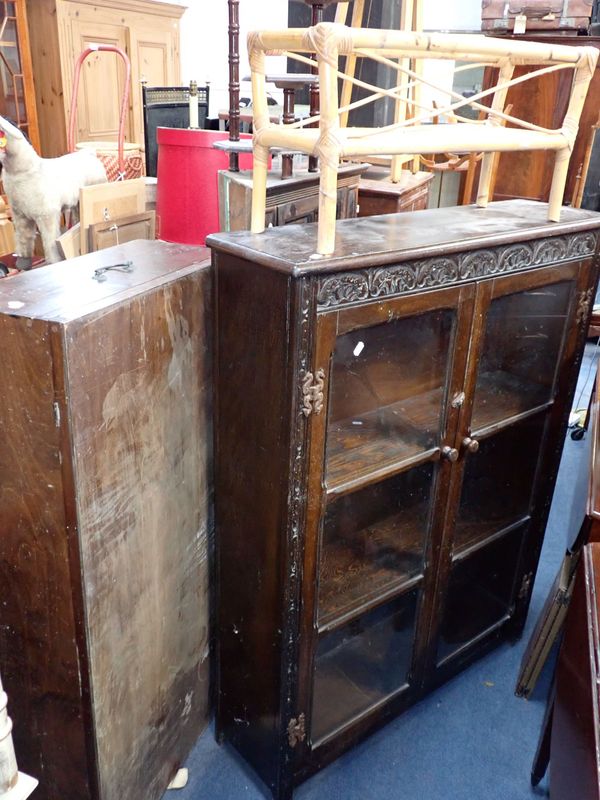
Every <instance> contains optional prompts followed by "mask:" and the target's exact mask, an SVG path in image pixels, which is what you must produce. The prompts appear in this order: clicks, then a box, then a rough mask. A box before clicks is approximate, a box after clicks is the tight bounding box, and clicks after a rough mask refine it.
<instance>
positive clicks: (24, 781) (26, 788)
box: [0, 678, 38, 800]
mask: <svg viewBox="0 0 600 800" xmlns="http://www.w3.org/2000/svg"><path fill="white" fill-rule="evenodd" d="M7 706H8V698H7V696H6V692H5V691H4V689H3V688H2V679H1V678H0V800H25V798H27V797H29V795H30V794H31V793H32V792H33V790H34V789H35V787H36V786H37V785H38V782H37V781H36V780H35V778H31V777H29V775H24V774H23V773H22V772H19V770H18V769H17V759H16V756H15V748H14V745H13V740H12V720H11V718H10V717H9V716H8V711H7Z"/></svg>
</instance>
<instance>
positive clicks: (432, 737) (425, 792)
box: [165, 344, 597, 800]
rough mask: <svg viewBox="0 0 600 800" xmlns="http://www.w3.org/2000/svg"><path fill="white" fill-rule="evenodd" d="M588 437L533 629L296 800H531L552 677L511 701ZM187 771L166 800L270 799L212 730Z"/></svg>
mask: <svg viewBox="0 0 600 800" xmlns="http://www.w3.org/2000/svg"><path fill="white" fill-rule="evenodd" d="M596 354H597V351H596V348H595V347H594V346H593V345H591V344H588V345H587V349H586V354H585V358H584V362H583V365H582V368H581V372H580V381H579V383H580V385H579V387H578V389H577V392H576V395H575V398H576V405H577V406H585V405H587V401H588V397H589V392H590V391H591V386H592V383H593V378H594V373H595V371H594V369H593V368H592V361H593V359H594V358H595V357H596ZM589 439H590V437H589V436H586V438H585V439H584V440H583V441H580V442H576V441H572V440H571V438H570V436H567V440H566V443H565V449H564V452H563V458H562V462H561V468H560V472H559V478H558V482H557V487H556V491H555V495H554V502H553V505H552V511H551V514H550V519H549V523H548V528H547V532H546V539H545V543H544V549H543V553H542V558H541V562H540V567H539V571H538V574H537V579H536V582H535V588H534V593H533V599H532V603H531V608H530V612H529V618H528V623H527V628H526V630H525V633H524V636H523V638H522V639H521V640H520V642H518V643H517V644H516V645H508V644H506V645H503V646H501V647H500V648H499V649H497V650H496V651H494V652H493V653H492V654H491V655H489V656H487V657H486V658H484V659H483V660H481V661H480V662H478V663H477V664H475V665H474V666H472V667H471V668H470V669H468V670H467V671H465V672H464V673H462V674H461V675H459V676H458V677H456V678H454V679H453V680H452V681H450V682H449V683H447V684H446V685H445V686H443V687H442V688H441V689H439V690H437V691H436V692H435V693H433V694H432V695H430V696H429V697H427V698H426V699H425V700H423V701H422V702H421V703H419V704H418V705H416V706H414V707H413V708H412V709H410V710H409V711H407V712H406V713H404V714H403V715H402V716H401V717H399V718H398V719H396V720H395V721H393V722H392V723H390V724H389V725H387V726H386V727H385V728H384V729H383V730H381V731H379V732H378V733H376V734H375V735H374V736H372V737H371V738H370V739H368V740H367V741H366V742H364V743H363V744H361V745H359V746H358V747H356V748H354V749H353V750H351V751H350V752H348V753H347V754H346V755H344V756H343V757H342V758H340V759H338V761H336V762H335V763H333V764H332V765H331V766H329V767H328V768H327V769H325V770H323V771H322V772H321V773H319V774H318V775H316V776H314V777H313V778H311V779H310V780H308V781H307V782H306V783H305V784H303V785H302V786H301V787H299V789H298V790H297V791H296V793H295V797H296V798H297V800H325V798H326V799H327V800H337V798H339V799H340V800H342V798H343V800H383V799H384V798H394V800H534V799H535V798H537V797H544V796H547V789H546V783H545V782H542V784H541V785H540V786H539V787H537V789H535V790H534V789H532V788H531V786H530V782H529V774H530V771H531V762H532V758H533V754H534V751H535V747H536V744H537V739H538V734H539V729H540V725H541V721H542V717H543V713H544V707H545V700H546V692H547V688H548V675H549V670H548V669H547V670H546V672H545V674H544V675H543V676H542V679H541V680H540V682H539V684H538V687H537V688H536V691H535V693H534V695H533V697H532V698H531V699H530V700H528V701H525V700H522V699H518V698H516V697H515V696H514V693H513V691H514V685H515V680H516V676H517V671H518V668H519V664H520V661H521V656H522V653H523V649H524V647H525V644H526V642H527V639H528V636H529V634H530V632H531V629H532V627H533V625H534V624H535V620H536V617H537V615H538V613H539V611H540V609H541V607H542V604H543V602H544V600H545V598H546V595H547V593H548V590H549V588H550V585H551V583H552V581H553V580H554V576H555V574H556V572H557V570H558V567H559V565H560V563H561V560H562V558H563V555H564V552H565V547H566V544H567V542H568V541H570V540H572V539H573V538H574V535H575V533H576V531H577V527H578V525H579V521H580V520H581V513H582V511H581V509H582V508H583V500H584V496H585V482H586V476H587V465H588V454H589ZM186 766H187V767H188V768H189V771H190V780H189V783H188V785H187V787H186V788H185V789H183V790H180V791H173V792H168V793H167V795H166V798H165V800H209V798H210V800H238V798H240V800H241V799H242V798H243V799H244V800H264V798H266V797H268V796H269V795H268V793H267V792H266V790H265V789H264V787H263V786H262V784H261V783H260V782H259V780H258V779H257V778H255V777H254V775H253V773H252V772H251V771H250V770H249V769H248V768H246V766H245V765H244V763H243V762H242V760H241V759H240V758H238V757H237V756H236V754H235V753H234V752H233V750H231V749H230V748H228V747H227V746H225V747H219V746H218V745H217V744H216V742H215V739H214V734H213V730H212V728H211V729H209V730H207V731H206V732H205V733H204V735H203V736H202V737H201V738H200V739H199V741H198V743H197V744H196V747H195V748H194V750H193V751H192V753H191V755H190V757H189V759H188V762H187V764H186Z"/></svg>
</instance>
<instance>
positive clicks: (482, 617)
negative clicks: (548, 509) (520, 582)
mask: <svg viewBox="0 0 600 800" xmlns="http://www.w3.org/2000/svg"><path fill="white" fill-rule="evenodd" d="M524 530H525V526H521V527H519V528H516V529H515V530H513V531H511V532H510V533H507V534H506V535H505V536H502V537H501V538H499V539H496V540H495V541H493V542H491V543H490V544H487V545H486V546H485V547H482V548H480V549H479V550H476V551H475V552H474V553H473V554H472V555H469V556H467V557H466V558H463V559H461V560H459V561H455V562H454V563H453V565H452V572H451V575H450V582H449V586H448V592H447V595H446V600H445V603H444V615H443V620H442V626H441V632H440V639H439V643H438V661H442V660H443V659H444V658H446V657H448V656H450V655H452V654H453V653H455V652H456V651H457V650H460V649H461V648H462V647H463V645H466V644H468V643H469V642H470V641H472V640H473V639H474V638H475V637H477V636H479V635H480V634H482V633H484V632H485V631H486V630H488V628H491V627H492V626H493V625H494V624H495V623H497V622H500V621H501V620H502V619H503V618H504V617H505V616H506V615H507V614H508V613H509V611H510V607H511V603H512V597H513V585H514V575H515V570H516V568H517V561H518V558H519V553H520V548H521V542H522V537H523V532H524Z"/></svg>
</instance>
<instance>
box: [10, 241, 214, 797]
mask: <svg viewBox="0 0 600 800" xmlns="http://www.w3.org/2000/svg"><path fill="white" fill-rule="evenodd" d="M129 260H130V261H131V262H132V269H131V270H130V271H125V270H124V269H123V267H122V266H121V267H119V266H117V265H119V264H123V262H127V261H129ZM209 266H210V265H209V262H208V260H207V258H206V250H205V249H204V248H194V247H185V246H181V245H172V244H167V243H165V242H145V241H138V242H130V243H129V244H124V245H121V246H119V247H112V248H108V249H106V250H102V251H100V252H98V253H92V254H90V255H87V256H82V257H80V258H77V259H72V260H71V261H65V262H62V263H59V264H53V265H51V266H48V267H42V268H40V269H36V270H32V271H30V272H26V273H22V274H20V275H18V276H16V277H14V278H10V279H5V280H3V281H0V331H1V334H2V340H3V342H4V345H5V347H4V354H3V369H2V371H1V372H0V389H1V392H2V397H3V411H2V414H1V415H0V441H1V442H2V447H1V448H0V504H1V507H2V514H1V515H0V598H1V602H0V670H1V671H2V677H3V680H4V682H5V685H6V690H7V693H8V694H9V696H10V698H11V711H12V715H13V718H14V720H15V726H14V731H13V733H14V740H15V747H16V750H17V753H18V759H19V766H20V767H21V769H23V771H24V772H26V773H28V774H30V775H32V776H34V777H36V778H38V779H39V782H40V785H39V788H38V789H37V790H36V793H35V796H36V797H37V798H39V800H125V798H128V800H134V798H140V800H141V798H143V800H159V798H161V797H162V795H163V793H164V791H165V790H166V788H167V785H168V783H169V781H170V780H171V779H172V778H173V776H174V773H175V772H176V771H177V768H178V766H180V764H181V763H182V761H183V760H184V759H185V758H186V757H187V755H188V752H189V750H190V749H191V747H192V745H193V743H194V741H195V740H196V738H197V736H198V735H199V733H200V732H201V730H202V729H203V728H204V727H205V725H206V724H207V721H208V683H209V675H208V672H209V662H208V650H209V617H208V558H207V554H208V547H209V537H210V529H211V519H212V514H211V480H212V477H211V452H212V444H211V442H212V424H211V420H212V415H211V408H212V400H211V394H212V393H211V363H212V360H211V345H210V342H211V320H212V314H211V306H210V299H211V272H210V268H209ZM103 270H105V271H103ZM98 278H100V279H101V280H98Z"/></svg>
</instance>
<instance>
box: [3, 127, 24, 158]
mask: <svg viewBox="0 0 600 800" xmlns="http://www.w3.org/2000/svg"><path fill="white" fill-rule="evenodd" d="M21 141H27V140H26V139H25V136H24V135H23V132H22V131H20V130H19V129H18V128H17V127H16V126H15V125H13V124H12V122H9V121H8V120H7V119H5V117H0V163H2V162H4V159H5V158H6V155H7V153H9V152H10V150H11V144H12V145H14V144H16V143H17V142H21Z"/></svg>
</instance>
